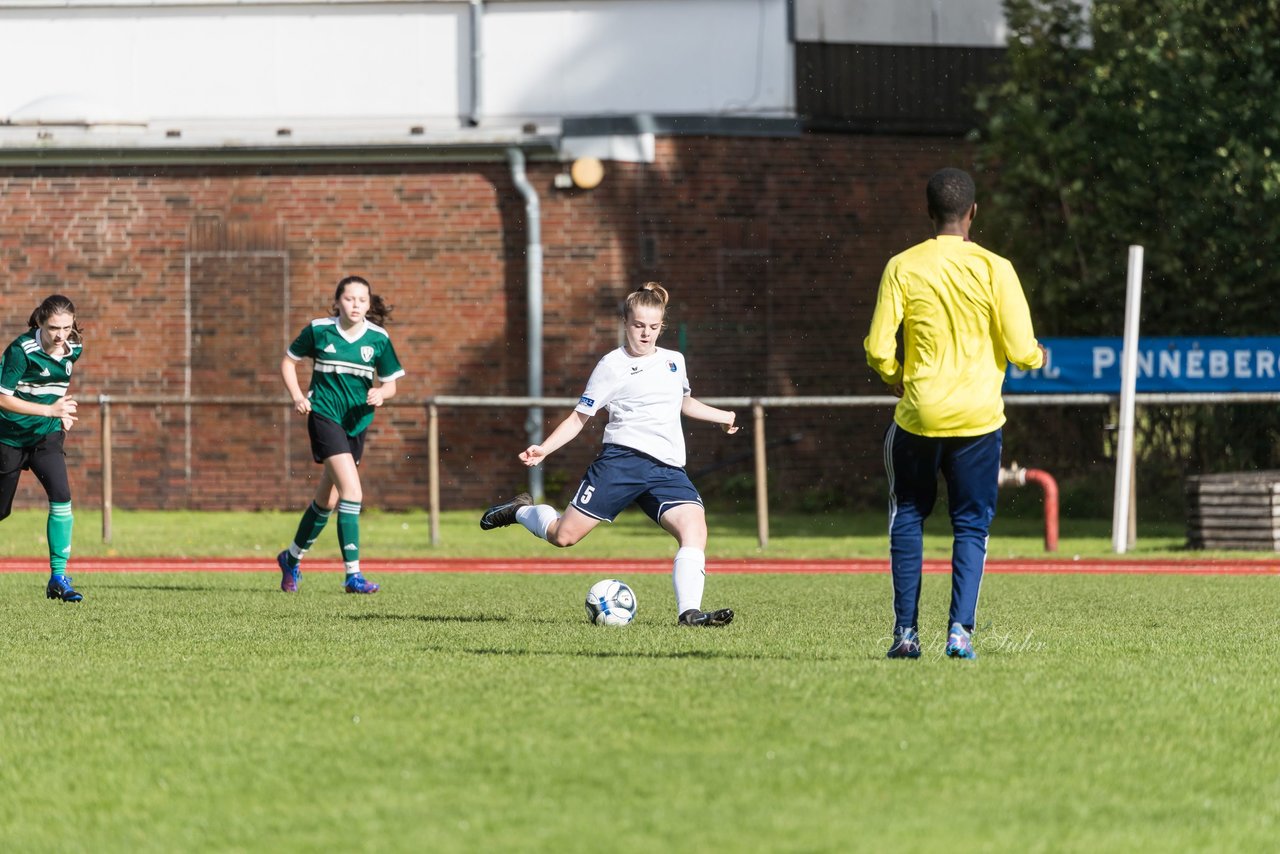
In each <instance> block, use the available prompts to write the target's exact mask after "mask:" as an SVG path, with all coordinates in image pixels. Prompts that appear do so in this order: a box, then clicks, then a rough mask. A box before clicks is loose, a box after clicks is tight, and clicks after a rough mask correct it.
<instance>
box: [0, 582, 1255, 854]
mask: <svg viewBox="0 0 1280 854" xmlns="http://www.w3.org/2000/svg"><path fill="white" fill-rule="evenodd" d="M382 580H383V581H384V582H386V586H385V588H384V590H383V592H382V593H380V594H379V595H377V596H373V597H351V596H344V595H342V594H341V593H339V592H338V579H337V573H335V572H329V573H321V572H315V573H312V574H310V575H308V576H306V578H305V579H304V590H303V592H302V593H301V594H299V595H297V596H284V595H282V594H280V593H279V592H277V591H276V590H275V583H276V578H275V575H274V574H273V573H269V572H264V573H262V574H261V575H257V574H245V573H238V574H237V573H227V574H217V573H189V574H138V575H134V574H98V575H97V576H96V577H93V578H89V577H88V576H86V577H85V584H83V585H82V586H83V587H84V589H85V590H86V591H87V592H88V593H89V594H90V595H89V598H86V600H85V602H83V603H81V604H80V605H79V606H71V605H64V604H61V603H54V602H47V601H45V600H44V599H43V596H42V593H41V585H42V579H41V577H40V576H38V575H35V574H27V573H21V574H9V575H0V595H2V596H3V602H4V606H3V608H4V627H5V631H4V632H3V639H2V640H0V651H2V654H0V671H2V672H3V676H2V677H0V709H2V710H3V711H2V712H0V786H2V787H3V790H4V791H5V792H6V796H5V797H4V798H3V799H2V800H0V839H2V840H4V843H3V847H4V849H5V850H7V851H55V850H56V851H175V850H180V851H235V850H247V851H268V850H270V851H276V850H282V851H317V850H325V851H338V850H369V851H495V850H513V851H588V850H599V849H602V848H603V849H607V850H618V851H659V850H679V849H685V848H703V847H707V848H712V849H714V850H722V851H832V852H835V851H841V852H842V851H852V850H858V851H886V850H905V851H922V850H949V849H954V850H979V851H1227V850H1230V851H1268V850H1274V845H1275V840H1276V839H1277V837H1278V835H1280V773H1278V772H1280V746H1278V745H1280V740H1277V738H1276V735H1275V733H1276V732H1277V728H1278V727H1280V713H1278V712H1277V704H1276V694H1275V686H1276V685H1277V684H1280V640H1278V638H1277V633H1276V632H1275V617H1276V610H1275V606H1276V602H1277V598H1276V589H1275V585H1276V583H1277V578H1276V577H1274V576H1264V577H1216V576H1215V577H1204V576H1194V577H1187V576H1137V577H1135V576H1011V575H992V576H989V577H988V579H987V581H986V583H985V585H984V589H983V606H982V609H981V612H980V614H979V618H980V624H981V625H980V632H979V633H978V634H977V635H976V636H975V638H976V641H977V647H978V651H979V655H980V658H979V660H978V661H976V662H958V661H953V660H950V659H946V658H943V657H942V656H941V655H940V654H939V646H940V644H941V641H942V638H941V634H940V632H941V622H942V621H943V620H944V618H945V610H946V600H947V589H946V584H947V579H946V578H945V577H942V576H927V577H926V583H925V590H924V599H923V601H924V614H923V618H924V626H923V628H924V629H925V635H926V641H927V643H928V646H927V648H926V655H925V657H924V658H922V659H921V660H919V661H914V662H907V661H886V660H885V659H884V658H883V654H884V649H885V648H886V646H887V638H886V637H885V635H886V634H887V628H888V627H887V622H888V620H889V617H888V611H887V609H888V592H889V591H888V580H887V579H886V578H883V577H879V576H809V577H803V576H768V575H766V576H750V575H730V574H726V575H720V576H717V577H713V578H711V579H709V583H708V596H707V600H708V604H715V603H729V604H732V605H733V606H734V607H735V608H737V609H738V611H739V613H740V618H739V619H738V620H737V621H736V622H735V623H734V624H733V625H732V626H729V627H726V628H724V629H719V630H705V629H704V630H689V629H679V628H677V627H675V626H674V625H673V624H672V623H673V620H672V614H671V613H670V612H671V611H672V602H671V598H672V597H671V591H670V582H669V579H668V578H666V577H665V576H661V575H637V576H635V577H634V578H628V579H627V580H628V581H630V582H631V583H632V584H633V586H634V587H635V588H636V591H637V594H638V597H639V601H640V607H641V610H640V616H639V618H638V620H637V622H636V623H634V624H633V625H631V626H629V627H626V628H622V629H605V628H597V627H594V626H591V625H589V624H588V623H587V622H586V620H585V616H584V614H583V612H582V609H581V605H580V602H581V599H582V597H583V596H584V595H585V591H586V588H587V586H588V585H589V583H590V582H591V581H593V580H595V579H594V578H593V577H589V576H585V575H576V574H575V575H521V576H513V575H483V574H482V575H463V574H396V575H387V576H385V577H384V578H383V579H382Z"/></svg>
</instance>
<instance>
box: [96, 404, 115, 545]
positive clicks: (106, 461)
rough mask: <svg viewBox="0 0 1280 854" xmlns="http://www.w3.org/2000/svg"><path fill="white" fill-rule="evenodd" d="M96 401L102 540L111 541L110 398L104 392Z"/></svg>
mask: <svg viewBox="0 0 1280 854" xmlns="http://www.w3.org/2000/svg"><path fill="white" fill-rule="evenodd" d="M98 403H99V404H100V405H101V406H102V408H101V409H100V410H99V415H100V417H101V425H102V428H101V430H100V433H101V435H100V436H99V438H100V439H101V441H102V541H103V542H104V543H109V542H111V480H112V477H113V473H112V471H111V398H109V397H107V396H106V395H105V394H100V395H98Z"/></svg>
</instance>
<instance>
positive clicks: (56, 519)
mask: <svg viewBox="0 0 1280 854" xmlns="http://www.w3.org/2000/svg"><path fill="white" fill-rule="evenodd" d="M74 524H75V517H74V516H72V515H71V502H70V501H67V502H60V501H50V502H49V522H48V524H47V525H46V526H45V536H46V537H48V539H49V572H50V574H51V575H65V574H66V572H67V558H69V557H71V529H72V527H73V526H74Z"/></svg>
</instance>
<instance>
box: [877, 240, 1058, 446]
mask: <svg viewBox="0 0 1280 854" xmlns="http://www.w3.org/2000/svg"><path fill="white" fill-rule="evenodd" d="M899 326H901V327H902V328H903V343H904V345H905V347H904V350H905V356H904V357H903V364H899V362H898V358H897V349H898V348H897V340H896V338H897V332H898V327H899ZM863 346H864V347H865V348H866V351H867V364H869V365H870V366H871V367H872V368H873V369H874V370H875V372H876V373H878V374H879V375H880V378H881V379H883V380H884V381H885V382H886V383H888V384H889V385H895V384H897V383H902V384H903V387H904V394H903V396H902V400H901V401H899V402H898V407H897V409H896V410H894V416H893V418H894V421H896V422H897V424H898V426H900V427H901V428H902V429H903V430H906V431H907V432H909V433H915V434H916V435H918V436H981V435H982V434H984V433H990V432H991V431H993V430H995V429H996V428H998V427H1000V426H1001V425H1003V424H1004V421H1005V418H1004V399H1003V398H1002V397H1001V396H1000V388H1001V386H1002V385H1003V384H1004V373H1005V366H1006V364H1007V363H1008V362H1013V363H1014V364H1015V365H1017V366H1018V367H1019V368H1022V369H1023V370H1031V369H1033V368H1038V367H1040V366H1041V364H1042V363H1043V361H1044V356H1043V354H1042V353H1041V352H1040V346H1039V344H1038V343H1037V341H1036V338H1035V334H1034V333H1033V332H1032V329H1031V312H1030V311H1029V310H1028V308H1027V298H1026V296H1025V295H1024V294H1023V293H1022V285H1021V283H1019V281H1018V275H1017V273H1015V272H1014V271H1013V265H1012V264H1010V263H1009V262H1008V261H1007V260H1006V259H1004V258H1001V257H1000V256H999V255H996V254H995V253H994V252H990V251H988V250H986V249H983V248H982V247H981V246H979V245H978V244H976V243H970V242H969V241H966V240H965V239H964V238H962V237H958V236H953V235H945V234H944V235H938V236H937V237H935V238H933V239H932V240H926V241H925V242H923V243H920V244H917V245H915V246H913V247H911V248H910V249H908V250H907V251H905V252H902V253H900V254H898V255H895V256H894V257H893V258H891V259H890V260H889V263H888V264H887V265H886V266H885V268H884V275H883V276H882V277H881V279H880V292H879V294H878V295H877V296H876V308H875V312H874V313H873V314H872V316H871V331H870V333H869V334H868V335H867V338H866V340H865V341H864V342H863Z"/></svg>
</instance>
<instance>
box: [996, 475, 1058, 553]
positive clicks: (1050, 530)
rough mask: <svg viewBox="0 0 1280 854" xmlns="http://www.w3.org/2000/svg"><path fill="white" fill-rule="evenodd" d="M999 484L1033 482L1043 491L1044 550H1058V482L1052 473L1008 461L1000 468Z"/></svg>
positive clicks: (1024, 484) (1021, 484) (1023, 484)
mask: <svg viewBox="0 0 1280 854" xmlns="http://www.w3.org/2000/svg"><path fill="white" fill-rule="evenodd" d="M999 483H1000V486H1026V485H1027V484H1028V483H1034V484H1036V485H1038V486H1039V487H1040V489H1041V490H1042V491H1043V492H1044V550H1045V551H1047V552H1056V551H1057V550H1058V482H1057V481H1056V480H1054V478H1053V475H1051V474H1049V473H1048V472H1047V471H1041V470H1040V469H1024V468H1019V467H1018V464H1017V463H1010V464H1009V468H1007V469H1006V468H1002V469H1000V481H999Z"/></svg>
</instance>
